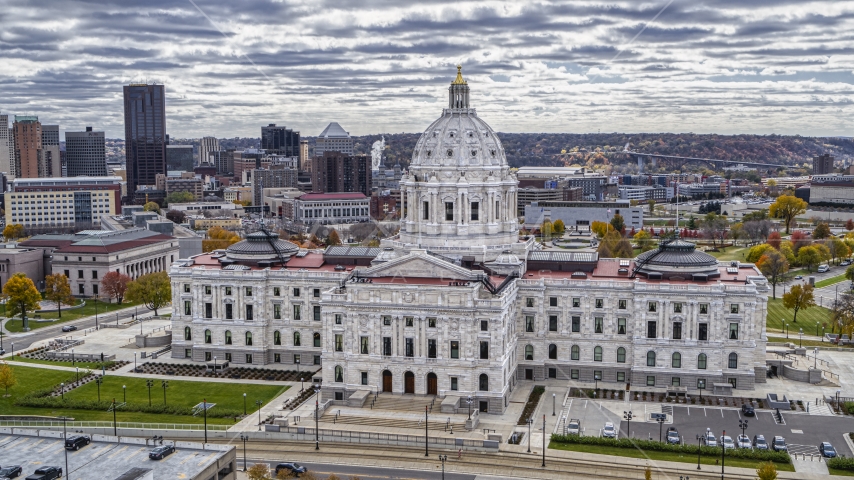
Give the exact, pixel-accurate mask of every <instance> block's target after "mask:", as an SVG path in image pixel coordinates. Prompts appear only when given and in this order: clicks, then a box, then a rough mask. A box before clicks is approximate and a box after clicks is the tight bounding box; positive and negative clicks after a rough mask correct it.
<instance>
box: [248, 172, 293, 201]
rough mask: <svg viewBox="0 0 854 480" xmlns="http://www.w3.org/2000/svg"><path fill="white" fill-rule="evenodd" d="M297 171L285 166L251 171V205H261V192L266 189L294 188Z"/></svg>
mask: <svg viewBox="0 0 854 480" xmlns="http://www.w3.org/2000/svg"><path fill="white" fill-rule="evenodd" d="M296 186H297V169H296V168H293V167H290V166H287V165H271V166H270V168H256V169H254V170H252V205H263V204H264V199H263V190H264V189H267V188H296Z"/></svg>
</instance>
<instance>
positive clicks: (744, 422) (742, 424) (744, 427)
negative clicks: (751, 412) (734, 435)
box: [738, 420, 747, 437]
mask: <svg viewBox="0 0 854 480" xmlns="http://www.w3.org/2000/svg"><path fill="white" fill-rule="evenodd" d="M738 428H740V429H741V436H742V437H743V436H744V431H745V430H747V420H739V421H738Z"/></svg>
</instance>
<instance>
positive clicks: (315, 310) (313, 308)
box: [311, 305, 320, 322]
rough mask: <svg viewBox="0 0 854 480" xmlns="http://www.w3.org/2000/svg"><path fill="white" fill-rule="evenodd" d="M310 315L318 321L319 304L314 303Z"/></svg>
mask: <svg viewBox="0 0 854 480" xmlns="http://www.w3.org/2000/svg"><path fill="white" fill-rule="evenodd" d="M311 310H312V316H313V317H314V321H315V322H319V321H320V305H314V306H313V307H312V308H311Z"/></svg>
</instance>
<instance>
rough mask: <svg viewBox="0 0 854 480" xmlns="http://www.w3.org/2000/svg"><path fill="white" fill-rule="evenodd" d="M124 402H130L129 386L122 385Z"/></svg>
mask: <svg viewBox="0 0 854 480" xmlns="http://www.w3.org/2000/svg"><path fill="white" fill-rule="evenodd" d="M122 401H123V402H125V403H127V401H128V387H127V385H122Z"/></svg>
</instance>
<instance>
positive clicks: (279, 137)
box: [261, 123, 299, 157]
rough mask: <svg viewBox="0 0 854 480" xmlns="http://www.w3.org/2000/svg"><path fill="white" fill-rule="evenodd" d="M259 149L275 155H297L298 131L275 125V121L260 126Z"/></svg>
mask: <svg viewBox="0 0 854 480" xmlns="http://www.w3.org/2000/svg"><path fill="white" fill-rule="evenodd" d="M261 149H262V150H266V151H267V153H272V154H275V155H284V156H286V157H299V132H295V131H293V130H291V129H290V128H285V127H284V126H282V127H277V126H276V124H275V123H271V124H269V125H267V126H266V127H261Z"/></svg>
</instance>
